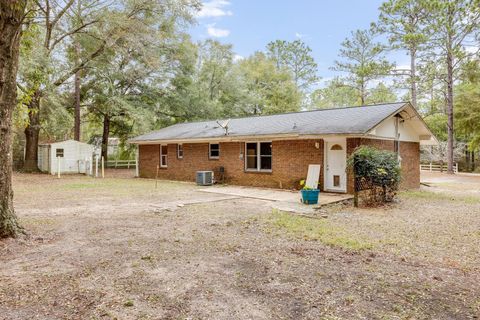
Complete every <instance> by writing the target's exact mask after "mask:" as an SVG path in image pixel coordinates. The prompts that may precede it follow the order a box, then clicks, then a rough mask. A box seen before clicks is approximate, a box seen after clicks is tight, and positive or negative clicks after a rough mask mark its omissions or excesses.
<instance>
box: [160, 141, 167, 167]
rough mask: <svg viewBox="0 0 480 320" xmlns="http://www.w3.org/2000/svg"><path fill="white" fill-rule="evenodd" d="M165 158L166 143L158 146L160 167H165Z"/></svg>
mask: <svg viewBox="0 0 480 320" xmlns="http://www.w3.org/2000/svg"><path fill="white" fill-rule="evenodd" d="M167 158H168V145H161V146H160V167H162V168H166V167H167Z"/></svg>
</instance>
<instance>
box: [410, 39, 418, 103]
mask: <svg viewBox="0 0 480 320" xmlns="http://www.w3.org/2000/svg"><path fill="white" fill-rule="evenodd" d="M416 58H417V50H416V48H415V47H412V48H410V94H411V96H412V105H413V107H414V108H415V109H417V64H416Z"/></svg>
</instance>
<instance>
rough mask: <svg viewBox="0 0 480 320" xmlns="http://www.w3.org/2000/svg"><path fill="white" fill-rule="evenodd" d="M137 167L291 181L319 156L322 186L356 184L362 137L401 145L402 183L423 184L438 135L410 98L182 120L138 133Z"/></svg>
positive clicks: (179, 174) (143, 172) (166, 175)
mask: <svg viewBox="0 0 480 320" xmlns="http://www.w3.org/2000/svg"><path fill="white" fill-rule="evenodd" d="M130 142H131V143H134V144H138V147H139V148H138V153H139V154H138V156H139V175H140V177H145V178H154V177H155V175H156V171H157V166H159V174H158V175H159V178H161V179H170V180H183V181H195V173H196V171H203V170H215V169H218V168H220V167H223V168H224V172H225V181H226V182H227V183H230V184H237V185H245V186H261V187H272V188H286V189H287V188H288V189H290V188H294V187H296V186H298V182H299V181H300V180H301V179H304V178H305V177H306V175H307V170H308V165H309V164H320V165H321V168H322V169H321V173H320V186H319V187H320V189H321V190H324V191H332V192H348V193H352V192H353V183H352V181H353V177H352V176H351V175H350V174H349V173H348V172H347V170H346V161H347V158H348V156H349V155H350V154H351V153H352V152H353V151H354V150H355V148H357V147H359V146H361V145H370V146H375V147H378V148H381V149H386V150H391V151H395V152H398V154H399V157H400V160H401V167H402V172H403V182H402V186H403V187H404V188H417V187H419V184H420V145H421V144H422V145H424V144H425V145H431V144H436V143H437V142H436V138H435V137H434V135H433V134H432V133H431V131H430V130H429V129H428V127H427V126H426V124H425V122H424V121H423V120H422V118H421V116H420V115H419V114H418V113H417V111H416V110H415V108H413V107H412V105H411V104H410V103H408V102H407V103H391V104H382V105H370V106H360V107H349V108H336V109H322V110H314V111H304V112H295V113H285V114H278V115H268V116H254V117H246V118H237V119H231V120H221V121H201V122H189V123H178V124H175V125H172V126H169V127H166V128H163V129H161V130H158V131H155V132H151V133H148V134H145V135H141V136H138V137H136V138H134V139H132V140H130Z"/></svg>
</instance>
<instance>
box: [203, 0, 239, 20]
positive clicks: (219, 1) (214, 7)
mask: <svg viewBox="0 0 480 320" xmlns="http://www.w3.org/2000/svg"><path fill="white" fill-rule="evenodd" d="M229 5H230V1H227V0H212V1H208V2H204V3H202V9H200V11H199V12H198V13H197V18H212V17H223V16H231V15H233V12H232V11H230V10H226V9H225V7H226V6H229Z"/></svg>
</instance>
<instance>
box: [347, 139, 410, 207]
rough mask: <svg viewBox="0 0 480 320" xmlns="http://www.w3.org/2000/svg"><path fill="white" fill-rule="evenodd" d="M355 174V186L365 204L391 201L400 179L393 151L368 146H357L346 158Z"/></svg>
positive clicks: (398, 166) (398, 167) (396, 156)
mask: <svg viewBox="0 0 480 320" xmlns="http://www.w3.org/2000/svg"><path fill="white" fill-rule="evenodd" d="M347 166H348V168H349V169H350V170H352V171H353V173H354V175H355V188H356V190H358V191H359V195H361V196H362V198H363V200H364V202H365V203H366V204H367V205H375V204H380V203H384V202H388V201H392V200H393V198H394V197H395V194H396V191H397V190H398V186H399V184H400V180H401V170H400V164H399V162H398V155H397V154H396V153H395V152H391V151H386V150H379V149H376V148H373V147H369V146H361V147H359V148H357V149H356V150H355V151H354V152H353V153H352V155H351V156H350V157H349V158H348V160H347Z"/></svg>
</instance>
